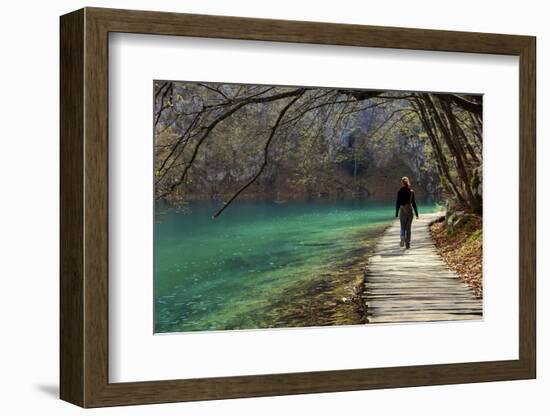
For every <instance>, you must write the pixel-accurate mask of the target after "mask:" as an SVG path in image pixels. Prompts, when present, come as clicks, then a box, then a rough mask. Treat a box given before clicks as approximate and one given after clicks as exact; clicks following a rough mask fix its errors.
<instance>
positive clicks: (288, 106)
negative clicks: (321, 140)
mask: <svg viewBox="0 0 550 416" xmlns="http://www.w3.org/2000/svg"><path fill="white" fill-rule="evenodd" d="M304 92H305V90H303V91H302V92H301V93H300V94H298V95H297V96H296V97H294V98H293V99H292V100H290V102H289V103H288V104H287V105H286V106H285V107H284V108H283V109H282V110H281V112H280V113H279V116H278V117H277V120H276V121H275V124H274V125H273V127H272V128H271V134H270V135H269V137H268V139H267V141H266V143H265V146H264V161H263V163H262V166H260V169H259V170H258V172H256V174H255V175H254V176H253V177H252V179H250V180H249V181H248V182H247V183H246V184H244V185H243V186H242V187H241V188H240V189H239V190H238V191H237V192H235V194H234V195H233V196H232V197H231V198H230V199H229V200H228V201H227V202H224V203H223V206H222V207H221V208H220V209H219V210H218V211H217V212H216V213H215V214H214V215H212V218H217V217H218V216H219V215H220V214H221V213H222V212H223V211H224V210H225V209H226V208H227V207H228V206H229V205H230V204H231V203H232V202H233V201H234V200H235V199H236V198H237V197H238V196H239V195H240V194H241V193H242V192H244V191H245V190H246V188H248V187H249V186H250V185H252V184H253V183H254V182H255V181H256V179H258V178H259V177H260V175H261V174H262V172H263V171H264V169H265V167H266V166H267V163H268V158H269V145H270V144H271V141H272V140H273V137H275V132H276V131H277V128H278V127H279V124H280V123H281V120H282V119H283V117H284V116H285V114H286V112H287V111H288V109H289V108H290V107H292V105H293V104H294V103H295V102H296V101H298V100H299V99H300V97H301V96H302V95H303V93H304Z"/></svg>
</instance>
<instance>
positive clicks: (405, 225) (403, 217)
mask: <svg viewBox="0 0 550 416" xmlns="http://www.w3.org/2000/svg"><path fill="white" fill-rule="evenodd" d="M399 222H400V223H401V241H404V242H405V243H406V244H410V242H411V227H412V222H413V211H412V207H411V206H410V205H402V206H401V208H399Z"/></svg>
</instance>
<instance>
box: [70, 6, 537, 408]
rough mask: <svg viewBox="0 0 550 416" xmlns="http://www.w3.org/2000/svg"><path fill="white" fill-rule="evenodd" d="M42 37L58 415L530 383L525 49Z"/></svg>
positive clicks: (473, 38) (532, 293)
mask: <svg viewBox="0 0 550 416" xmlns="http://www.w3.org/2000/svg"><path fill="white" fill-rule="evenodd" d="M60 28H61V45H60V46H61V51H60V53H61V128H60V131H61V178H60V181H61V248H60V251H61V272H60V282H61V289H60V290H61V293H60V295H61V304H60V324H61V333H60V341H61V347H60V349H61V350H60V360H61V363H60V373H61V386H60V396H61V398H62V399H63V400H66V401H68V402H71V403H74V404H77V405H79V406H82V407H101V406H116V405H129V404H146V403H163V402H177V401H190V400H212V399H224V398H237V397H257V396H267V395H286V394H303V393H320V392H336V391H350V390H362V389H376V388H397V387H410V386H422V385H437V384H455V383H472V382H486V381H499V380H517V379H529V378H535V376H536V347H535V346H536V333H535V318H536V317H535V310H536V305H535V298H536V289H535V282H536V276H535V248H536V238H535V221H536V208H535V201H536V192H535V181H536V179H535V159H536V158H535V155H536V153H535V112H536V111H535V110H536V109H535V105H536V97H535V49H536V48H535V38H534V37H530V36H518V35H500V34H486V33H468V32H451V31H436V30H422V29H404V28H390V27H374V26H361V25H343V24H329V23H315V22H296V21H282V20H267V19H251V18H240V17H225V16H206V15H189V14H175V13H161V12H147V11H130V10H115V9H99V8H85V9H81V10H78V11H75V12H72V13H70V14H67V15H64V16H62V17H61V22H60Z"/></svg>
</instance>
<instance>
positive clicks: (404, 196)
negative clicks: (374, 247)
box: [395, 176, 418, 248]
mask: <svg viewBox="0 0 550 416" xmlns="http://www.w3.org/2000/svg"><path fill="white" fill-rule="evenodd" d="M413 208H414V213H415V214H416V219H418V208H416V201H415V200H414V191H413V190H412V189H411V182H410V181H409V178H407V177H406V176H403V177H402V178H401V189H399V191H397V202H396V203H395V217H396V218H397V216H398V215H399V222H400V223H401V242H400V243H399V245H400V246H401V247H403V246H406V248H411V226H412V221H413Z"/></svg>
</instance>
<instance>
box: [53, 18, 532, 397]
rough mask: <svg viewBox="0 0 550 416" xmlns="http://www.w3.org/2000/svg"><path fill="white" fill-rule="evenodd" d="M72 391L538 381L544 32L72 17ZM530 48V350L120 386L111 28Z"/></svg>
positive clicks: (279, 390)
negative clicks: (112, 371) (113, 291)
mask: <svg viewBox="0 0 550 416" xmlns="http://www.w3.org/2000/svg"><path fill="white" fill-rule="evenodd" d="M60 29H61V45H60V47H61V51H60V53H61V96H60V99H61V121H60V123H61V155H60V156H61V179H60V186H61V200H60V204H61V218H60V220H61V231H60V232H61V243H60V244H61V246H60V253H61V254H60V261H61V267H60V279H61V283H60V297H61V300H60V361H61V362H60V380H61V381H60V384H61V385H60V396H61V399H63V400H66V401H68V402H71V403H74V404H76V405H79V406H82V407H101V406H114V405H131V404H146V403H163V402H178V401H191V400H211V399H226V398H237V397H256V396H269V395H287V394H303V393H321V392H338V391H351V390H363V389H378V388H396V387H409V386H424V385H440V384H453V383H473V382H487V381H498V380H517V379H530V378H535V375H536V333H535V330H536V326H535V312H536V304H535V299H536V296H535V295H536V289H535V280H536V276H535V265H536V259H535V252H536V238H535V237H536V236H535V233H536V226H535V224H536V189H535V182H536V168H535V159H536V158H535V106H536V97H535V50H536V47H535V38H534V37H530V36H516V35H500V34H485V33H467V32H451V31H436V30H421V29H403V28H393V27H376V26H361V25H344V24H328V23H313V22H297V21H283V20H264V19H252V18H240V17H224V16H223V17H222V16H206V15H190V14H176V13H164V12H147V11H130V10H114V9H100V8H85V9H81V10H78V11H75V12H72V13H69V14H67V15H64V16H62V17H61V21H60ZM110 32H126V33H142V34H155V35H174V36H192V37H206V38H226V39H242V40H262V41H278V42H298V43H312V44H330V45H348V46H368V47H380V48H397V49H415V50H429V51H448V52H468V53H483V54H502V55H514V56H519V66H520V80H519V88H520V92H519V97H520V98H519V104H520V105H519V109H518V111H519V115H520V116H519V120H520V131H519V133H520V141H519V143H520V148H519V156H520V159H519V160H520V182H519V198H520V206H519V212H520V220H519V221H520V223H519V238H520V242H519V243H520V244H519V247H520V251H519V270H518V273H519V359H518V360H506V361H490V362H471V363H456V364H443V365H441V364H437V365H413V366H405V367H389V368H366V369H354V370H338V371H322V372H306V373H288V374H265V375H253V376H237V377H219V378H203V379H181V380H169V381H146V382H132V383H109V379H108V360H109V354H108V299H109V297H108V287H109V285H108V281H109V280H108V279H109V276H108V222H109V218H108V140H109V139H108V65H109V62H108V34H109V33H110Z"/></svg>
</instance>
